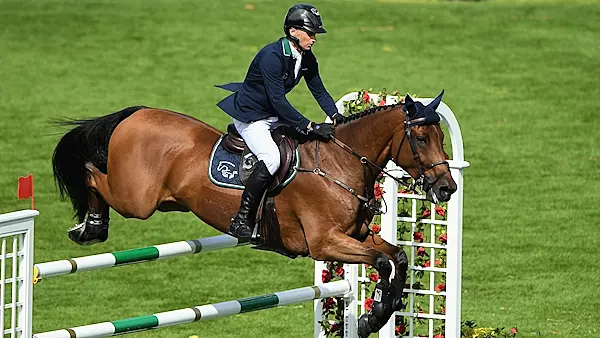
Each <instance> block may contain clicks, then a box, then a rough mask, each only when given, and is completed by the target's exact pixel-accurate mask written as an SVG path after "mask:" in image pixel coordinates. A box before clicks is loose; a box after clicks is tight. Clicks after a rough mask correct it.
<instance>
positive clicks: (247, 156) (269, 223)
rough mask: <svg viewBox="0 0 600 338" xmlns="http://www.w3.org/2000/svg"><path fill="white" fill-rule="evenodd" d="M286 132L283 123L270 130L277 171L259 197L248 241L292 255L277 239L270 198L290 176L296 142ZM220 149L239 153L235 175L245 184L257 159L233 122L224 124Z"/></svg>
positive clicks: (274, 215)
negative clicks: (273, 143) (276, 159)
mask: <svg viewBox="0 0 600 338" xmlns="http://www.w3.org/2000/svg"><path fill="white" fill-rule="evenodd" d="M287 132H288V129H287V128H286V127H284V126H281V127H278V128H277V129H275V130H273V131H272V132H271V137H272V138H273V141H275V143H276V144H277V147H278V148H279V156H280V163H281V164H280V166H279V169H278V171H277V172H276V173H275V175H273V176H274V177H273V181H272V182H271V184H270V185H269V187H268V188H267V191H266V192H265V194H264V195H263V197H262V198H261V201H260V204H259V207H258V211H257V214H256V224H255V225H254V231H253V234H252V238H251V239H250V243H252V244H254V245H255V246H254V247H253V248H254V249H259V250H267V251H275V252H277V253H279V254H282V255H284V256H287V257H290V258H296V255H292V254H290V253H289V252H287V251H286V250H285V249H284V247H283V243H282V242H281V234H280V227H279V220H278V219H277V214H276V213H275V201H274V196H276V195H277V194H279V193H280V192H281V190H282V189H283V187H284V185H285V184H287V183H289V180H290V177H293V174H294V172H293V166H294V165H295V164H296V162H297V160H298V158H297V153H296V148H297V147H298V142H297V141H296V140H294V138H293V137H290V136H289V135H288V133H287ZM223 148H224V149H225V150H227V151H228V152H230V153H232V154H236V155H241V162H240V167H239V176H240V180H241V181H242V183H244V184H246V182H247V180H248V177H249V176H250V174H252V171H253V170H254V165H255V164H256V163H257V162H258V158H257V157H256V155H254V154H253V153H252V152H251V151H250V149H248V147H247V146H246V143H245V142H244V139H242V137H241V136H240V134H239V133H238V132H237V130H236V129H235V126H234V125H233V124H230V125H228V126H227V134H226V135H225V136H224V137H223Z"/></svg>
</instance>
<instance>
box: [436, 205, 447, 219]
mask: <svg viewBox="0 0 600 338" xmlns="http://www.w3.org/2000/svg"><path fill="white" fill-rule="evenodd" d="M435 213H436V214H438V215H440V216H442V217H444V216H446V210H445V209H444V208H442V207H435Z"/></svg>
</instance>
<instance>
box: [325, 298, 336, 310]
mask: <svg viewBox="0 0 600 338" xmlns="http://www.w3.org/2000/svg"><path fill="white" fill-rule="evenodd" d="M334 306H335V300H333V298H331V297H330V298H325V301H324V302H323V309H324V310H329V309H332V308H333V307H334Z"/></svg>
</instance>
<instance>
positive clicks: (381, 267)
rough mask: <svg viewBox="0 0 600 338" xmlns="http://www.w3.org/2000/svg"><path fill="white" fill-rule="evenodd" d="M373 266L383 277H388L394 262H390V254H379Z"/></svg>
mask: <svg viewBox="0 0 600 338" xmlns="http://www.w3.org/2000/svg"><path fill="white" fill-rule="evenodd" d="M373 267H374V268H375V269H376V270H377V271H378V272H379V275H380V276H381V277H382V278H386V279H388V278H389V276H390V274H391V273H392V264H390V260H389V258H388V256H387V255H386V254H384V253H379V254H377V256H376V257H375V262H374V264H373Z"/></svg>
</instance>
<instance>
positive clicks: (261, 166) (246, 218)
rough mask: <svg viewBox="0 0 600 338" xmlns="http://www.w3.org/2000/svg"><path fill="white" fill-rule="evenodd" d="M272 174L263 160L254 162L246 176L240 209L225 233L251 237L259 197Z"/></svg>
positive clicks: (238, 236)
mask: <svg viewBox="0 0 600 338" xmlns="http://www.w3.org/2000/svg"><path fill="white" fill-rule="evenodd" d="M272 179H273V176H272V175H271V173H270V172H269V169H267V166H266V165H265V163H264V162H263V161H259V162H257V163H256V168H254V171H252V174H250V177H248V182H247V183H246V188H245V189H244V192H243V193H242V202H241V203H240V209H239V211H238V213H237V214H236V215H235V217H234V218H233V219H232V221H231V225H230V226H229V230H227V233H228V234H230V235H231V236H234V237H237V238H239V239H242V240H249V239H250V238H251V237H252V230H253V227H254V223H255V222H256V212H257V210H258V205H259V203H260V199H261V197H262V196H263V194H264V192H265V190H266V189H267V188H268V186H269V184H270V183H271V180H272Z"/></svg>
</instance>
